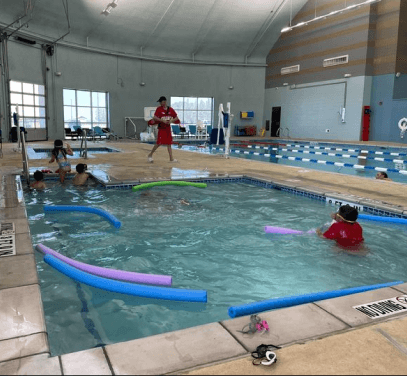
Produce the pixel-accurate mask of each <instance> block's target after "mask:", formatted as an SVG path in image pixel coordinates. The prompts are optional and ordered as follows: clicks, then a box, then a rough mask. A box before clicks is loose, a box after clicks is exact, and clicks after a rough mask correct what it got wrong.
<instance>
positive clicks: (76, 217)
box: [25, 182, 407, 355]
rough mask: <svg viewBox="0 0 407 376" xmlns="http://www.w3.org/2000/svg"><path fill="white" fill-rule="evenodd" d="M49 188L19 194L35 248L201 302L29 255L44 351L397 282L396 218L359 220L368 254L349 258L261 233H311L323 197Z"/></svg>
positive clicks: (399, 231) (229, 186)
mask: <svg viewBox="0 0 407 376" xmlns="http://www.w3.org/2000/svg"><path fill="white" fill-rule="evenodd" d="M47 184H48V186H49V187H48V189H46V190H45V191H43V192H36V191H34V192H26V193H25V202H26V209H27V217H28V221H29V225H30V231H31V237H32V242H33V245H34V246H35V245H36V244H38V243H42V244H44V245H45V246H47V247H50V248H52V249H55V250H57V251H59V252H61V253H62V254H63V255H65V256H67V257H70V258H73V259H75V260H78V261H81V262H84V263H88V264H91V265H97V266H101V267H108V268H115V269H123V270H128V271H136V272H139V273H151V274H164V275H171V276H172V278H173V284H172V287H174V288H186V289H197V290H206V291H207V294H208V302H207V303H206V304H205V303H184V302H171V301H162V300H154V299H148V298H139V297H135V296H126V295H123V294H118V293H110V292H105V291H102V290H100V289H97V288H93V287H89V286H86V285H83V284H79V283H76V282H75V281H73V280H71V279H70V278H68V277H66V276H64V275H63V274H61V273H59V272H58V271H56V270H55V269H53V268H52V267H51V266H49V265H48V264H46V263H45V262H44V261H43V255H42V254H40V253H39V252H36V260H37V269H38V274H39V279H40V284H41V294H42V299H43V304H44V311H45V319H46V326H47V332H48V337H49V343H50V348H51V352H52V355H58V354H64V353H70V352H75V351H79V350H83V349H87V348H92V347H95V346H100V345H102V344H109V343H117V342H123V341H127V340H131V339H136V338H142V337H147V336H151V335H154V334H159V333H165V332H169V331H174V330H179V329H183V328H187V327H193V326H197V325H201V324H205V323H210V322H216V321H221V320H225V319H228V313H227V310H228V307H229V306H231V305H239V304H244V303H249V302H254V301H259V300H264V299H268V298H273V297H282V296H288V295H296V294H305V293H312V292H318V291H326V290H333V289H340V288H347V287H356V286H362V285H371V284H377V283H383V282H389V281H395V280H404V279H405V270H406V268H407V257H405V253H406V251H405V247H402V246H401V245H402V244H405V243H406V240H407V232H406V229H405V226H404V227H401V226H399V225H383V224H380V223H374V222H372V223H367V222H363V223H362V222H361V224H362V226H363V228H364V237H365V240H366V248H367V251H364V252H361V253H352V254H349V253H346V252H344V251H342V250H341V249H339V248H337V247H336V246H335V245H334V244H333V243H332V242H331V241H329V240H324V239H320V238H318V237H317V236H315V235H307V236H276V235H274V236H273V235H269V234H267V235H266V234H265V233H264V226H265V225H275V226H281V227H288V228H293V229H298V230H308V229H311V228H316V227H318V226H321V225H322V224H325V223H327V222H330V216H329V215H330V213H331V212H332V211H333V210H334V208H333V207H332V206H330V205H329V204H327V203H326V202H323V201H319V200H311V199H308V198H303V197H299V196H295V195H292V194H289V193H286V192H282V191H279V190H276V189H270V188H263V187H259V186H256V185H252V184H247V183H237V182H235V183H222V184H214V183H208V187H207V188H205V189H198V188H193V187H174V186H165V187H155V188H152V189H150V190H148V191H139V192H132V191H131V190H130V189H128V190H114V189H112V190H103V189H99V188H96V187H86V188H85V187H82V188H75V187H69V188H65V187H63V186H62V185H60V184H59V183H47ZM182 200H184V202H182ZM185 202H186V203H187V204H185ZM44 205H85V206H92V207H96V208H100V209H104V210H107V211H108V212H109V213H111V214H113V215H114V216H116V217H117V218H118V219H119V220H120V221H121V222H122V227H121V228H120V229H116V228H114V227H113V226H111V224H110V223H109V222H107V221H105V220H103V219H102V218H100V217H98V216H95V215H89V214H85V213H46V214H45V213H44V209H43V206H44Z"/></svg>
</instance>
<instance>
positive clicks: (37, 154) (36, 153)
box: [27, 147, 120, 159]
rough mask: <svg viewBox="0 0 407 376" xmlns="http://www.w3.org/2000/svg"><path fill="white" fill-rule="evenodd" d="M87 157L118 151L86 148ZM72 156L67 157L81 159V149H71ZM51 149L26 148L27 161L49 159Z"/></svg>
mask: <svg viewBox="0 0 407 376" xmlns="http://www.w3.org/2000/svg"><path fill="white" fill-rule="evenodd" d="M87 150H88V156H92V154H106V153H118V152H120V151H119V150H116V149H112V148H106V147H103V148H88V149H87ZM72 151H73V156H68V158H82V156H81V153H80V151H81V149H80V148H72ZM51 152H52V149H39V148H28V149H27V155H28V158H29V159H45V158H51V156H52V154H51Z"/></svg>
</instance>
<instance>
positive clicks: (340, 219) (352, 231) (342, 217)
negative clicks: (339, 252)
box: [317, 205, 364, 249]
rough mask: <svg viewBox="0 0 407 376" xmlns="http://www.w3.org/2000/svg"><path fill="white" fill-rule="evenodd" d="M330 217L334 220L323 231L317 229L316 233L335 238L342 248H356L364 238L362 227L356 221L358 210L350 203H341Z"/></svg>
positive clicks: (327, 237)
mask: <svg viewBox="0 0 407 376" xmlns="http://www.w3.org/2000/svg"><path fill="white" fill-rule="evenodd" d="M332 217H333V219H335V221H336V222H335V223H333V224H332V225H331V226H330V227H329V228H328V230H327V231H325V232H324V233H322V231H321V230H320V229H318V230H317V234H318V235H320V236H323V237H324V238H326V239H332V240H336V242H337V244H338V245H340V246H341V247H343V248H346V249H357V248H358V246H359V245H360V244H361V243H363V240H364V239H363V230H362V227H361V226H360V225H359V223H357V222H356V220H357V219H358V211H357V210H356V209H355V208H354V207H352V206H350V205H343V206H341V207H340V208H339V210H338V213H335V214H334V215H333V216H332Z"/></svg>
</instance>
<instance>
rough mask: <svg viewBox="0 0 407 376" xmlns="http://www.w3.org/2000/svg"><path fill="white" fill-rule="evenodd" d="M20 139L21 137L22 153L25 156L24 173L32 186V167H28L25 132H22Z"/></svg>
mask: <svg viewBox="0 0 407 376" xmlns="http://www.w3.org/2000/svg"><path fill="white" fill-rule="evenodd" d="M20 139H21V153H22V156H23V173H24V176H25V179H26V180H27V185H28V186H30V169H29V167H28V156H27V147H26V145H25V136H24V132H20Z"/></svg>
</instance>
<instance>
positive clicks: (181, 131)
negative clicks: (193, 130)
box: [179, 125, 189, 138]
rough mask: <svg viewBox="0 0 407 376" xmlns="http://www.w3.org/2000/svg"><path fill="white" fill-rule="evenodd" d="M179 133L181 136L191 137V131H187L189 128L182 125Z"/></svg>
mask: <svg viewBox="0 0 407 376" xmlns="http://www.w3.org/2000/svg"><path fill="white" fill-rule="evenodd" d="M179 134H180V136H181V138H184V136H185V135H187V136H188V138H189V131H187V128H186V127H184V126H182V125H180V126H179Z"/></svg>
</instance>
